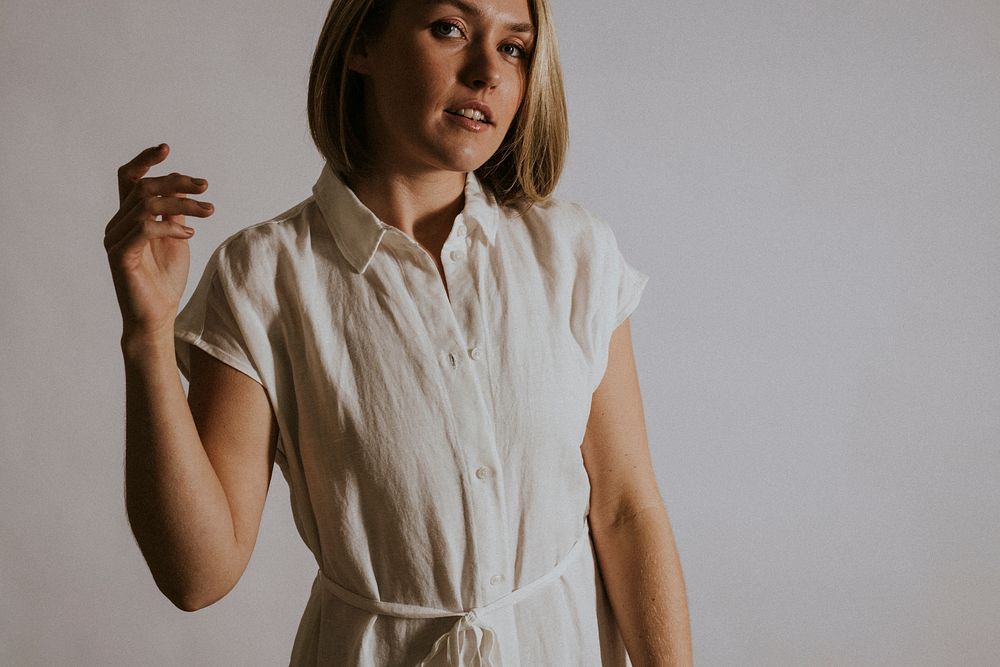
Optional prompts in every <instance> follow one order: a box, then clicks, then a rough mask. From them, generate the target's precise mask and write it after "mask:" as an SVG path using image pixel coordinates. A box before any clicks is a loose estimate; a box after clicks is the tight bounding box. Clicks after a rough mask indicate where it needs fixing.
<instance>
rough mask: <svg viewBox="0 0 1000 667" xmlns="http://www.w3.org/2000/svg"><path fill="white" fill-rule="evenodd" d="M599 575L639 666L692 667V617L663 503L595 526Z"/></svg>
mask: <svg viewBox="0 0 1000 667" xmlns="http://www.w3.org/2000/svg"><path fill="white" fill-rule="evenodd" d="M593 536H594V547H595V550H596V551H597V556H598V560H599V562H600V569H601V576H602V578H603V579H604V585H605V589H606V590H607V593H608V598H609V601H610V603H611V606H612V609H613V610H614V613H615V618H616V620H617V622H618V626H619V629H620V631H621V634H622V639H623V640H624V642H625V647H626V649H627V650H628V655H629V659H630V660H631V662H632V664H633V665H634V666H635V667H688V666H690V665H692V664H693V662H692V660H693V659H692V649H691V622H690V618H689V616H688V607H687V594H686V592H685V587H684V576H683V572H682V570H681V563H680V558H679V556H678V554H677V548H676V546H675V544H674V537H673V531H672V529H671V527H670V519H669V517H668V515H667V511H666V508H665V507H663V505H658V506H653V507H651V508H649V509H646V510H645V511H643V512H641V513H639V514H637V515H634V516H633V517H632V518H631V519H629V520H626V521H624V522H622V523H618V524H615V525H612V526H608V527H605V528H601V529H600V530H594V531H593Z"/></svg>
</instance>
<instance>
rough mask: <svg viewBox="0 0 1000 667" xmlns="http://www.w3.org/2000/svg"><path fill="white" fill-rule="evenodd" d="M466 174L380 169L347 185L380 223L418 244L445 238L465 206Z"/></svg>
mask: <svg viewBox="0 0 1000 667" xmlns="http://www.w3.org/2000/svg"><path fill="white" fill-rule="evenodd" d="M465 178H466V176H465V174H464V173H463V172H456V171H431V172H425V173H420V174H414V173H404V172H398V171H397V172H394V171H391V170H386V169H380V170H378V171H376V172H374V173H372V174H366V175H364V176H362V177H360V178H356V179H352V182H350V183H348V186H349V187H350V188H351V190H353V191H354V194H355V195H356V196H357V198H358V199H360V200H361V202H362V203H363V204H364V205H365V206H367V207H368V208H369V209H370V210H371V212H372V213H374V214H375V215H376V216H377V217H378V219H379V220H381V221H382V222H384V223H386V224H387V225H392V226H393V227H396V228H397V229H399V230H400V231H402V232H404V233H406V234H407V235H408V236H410V237H411V238H413V239H414V240H416V241H418V242H423V241H425V240H430V241H433V240H435V239H438V238H443V237H446V236H447V235H448V233H449V232H450V231H451V226H452V223H454V221H455V217H456V216H458V214H459V213H461V212H462V209H463V208H464V206H465Z"/></svg>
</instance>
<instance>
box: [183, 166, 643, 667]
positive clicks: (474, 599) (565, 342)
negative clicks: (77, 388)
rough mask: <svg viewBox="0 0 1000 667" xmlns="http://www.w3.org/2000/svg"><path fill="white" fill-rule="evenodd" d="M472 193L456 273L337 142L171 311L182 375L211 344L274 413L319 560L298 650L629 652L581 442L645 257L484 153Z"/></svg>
mask: <svg viewBox="0 0 1000 667" xmlns="http://www.w3.org/2000/svg"><path fill="white" fill-rule="evenodd" d="M464 194H465V200H464V208H463V210H462V212H461V213H460V214H459V215H458V216H457V218H456V219H455V221H454V224H453V226H452V229H451V232H450V235H449V236H448V238H447V240H446V242H445V244H444V247H443V249H442V252H441V259H442V262H443V265H444V272H445V278H446V283H445V282H443V281H442V278H441V275H440V273H439V271H438V267H437V265H436V263H435V261H434V259H433V258H432V257H431V255H430V254H429V253H428V252H427V251H426V250H425V249H424V248H423V247H422V246H421V245H419V244H418V243H417V242H416V241H414V240H413V239H411V238H410V237H409V236H408V235H407V234H405V233H404V232H402V231H400V230H398V229H396V228H394V227H392V226H391V225H388V224H386V223H384V222H382V221H380V220H379V219H378V218H377V217H376V216H375V215H374V214H373V213H372V212H371V211H370V210H369V209H368V208H367V207H366V206H365V205H364V204H363V203H362V202H361V201H360V200H359V199H358V198H357V196H356V195H355V194H354V192H353V191H352V190H351V189H350V188H349V187H347V185H346V184H345V183H344V182H343V181H342V180H341V179H340V177H339V176H338V175H336V174H335V172H333V171H332V169H331V167H330V166H329V164H326V165H324V167H323V169H322V173H321V174H320V176H319V178H318V180H317V181H316V184H315V185H314V186H313V194H312V195H311V196H310V197H308V198H306V199H305V200H303V201H302V202H300V203H299V204H297V205H296V206H294V207H292V208H291V209H289V210H288V211H286V212H284V213H282V214H280V215H278V216H275V217H274V218H272V219H270V220H267V221H264V222H260V223H257V224H254V225H251V226H249V227H245V228H243V229H241V230H240V231H238V232H236V233H235V234H233V235H232V236H230V237H229V238H227V239H226V240H225V241H223V242H222V243H221V244H220V245H219V247H218V248H217V249H216V250H215V251H214V252H213V254H212V255H211V257H210V259H209V261H208V263H207V265H206V266H205V269H204V273H203V274H202V276H201V279H200V280H199V282H198V283H197V285H196V286H195V289H194V291H193V293H192V295H191V297H190V299H189V300H188V302H187V304H186V305H185V306H184V308H183V309H182V310H181V312H180V313H179V314H178V316H177V318H176V322H175V328H174V331H175V347H176V357H177V364H178V367H179V369H180V371H181V373H182V374H183V376H184V377H185V378H186V379H188V380H190V354H191V346H197V347H199V348H201V349H203V350H204V351H205V352H207V353H208V354H210V355H212V356H214V357H216V358H217V359H219V360H221V361H223V362H225V363H226V364H228V365H230V366H232V367H234V368H236V369H237V370H239V371H241V372H243V373H244V374H246V375H247V376H249V377H250V378H252V379H254V380H255V381H257V382H259V383H260V384H261V385H262V386H263V388H264V389H265V391H266V393H267V396H268V398H269V400H270V404H271V408H272V410H273V411H274V414H275V416H276V419H277V422H278V427H279V440H278V444H277V453H276V463H277V464H278V466H279V467H280V469H281V472H282V474H283V476H284V478H285V480H286V481H287V483H288V487H289V489H290V495H291V506H292V513H293V516H294V519H295V523H296V527H297V529H298V532H299V534H300V535H301V536H302V539H303V540H304V541H305V543H306V545H307V546H308V547H309V549H310V550H311V551H312V553H313V554H314V556H315V558H316V562H317V565H318V572H317V575H316V578H315V580H314V583H313V585H312V590H311V592H310V594H309V598H308V601H307V602H306V605H305V610H304V612H303V615H302V618H301V621H300V625H299V629H298V632H297V634H296V636H295V638H294V643H293V646H292V649H291V660H290V664H291V665H295V666H305V665H310V666H311V665H378V666H382V665H386V666H388V665H392V666H396V665H407V666H410V665H426V666H439V665H452V666H458V665H491V666H496V667H498V666H500V665H503V666H504V667H515V666H523V667H535V666H538V665H546V666H547V667H559V666H566V667H570V666H572V667H581V666H588V665H611V666H617V665H630V664H631V663H630V661H629V659H628V657H627V655H626V653H625V649H624V644H623V642H622V639H621V635H620V633H619V630H618V627H617V625H616V623H615V619H614V615H613V612H612V610H611V607H610V605H609V601H608V598H607V595H606V590H605V588H604V584H603V581H602V578H601V575H600V570H599V567H598V563H597V559H596V552H595V550H594V547H593V542H592V539H591V534H590V526H589V521H588V512H589V507H590V502H589V500H590V482H589V478H588V475H587V472H586V469H585V467H584V462H583V457H582V453H581V450H580V445H581V443H582V440H583V437H584V432H585V429H586V425H587V419H588V416H589V412H590V404H591V397H592V394H593V392H594V390H595V389H596V388H597V386H598V384H599V383H600V381H601V378H602V377H603V375H604V371H605V369H606V366H607V360H608V346H609V343H610V340H611V335H612V333H613V332H614V330H615V328H616V327H617V326H618V325H619V324H621V323H622V322H623V321H624V320H625V318H626V317H628V316H629V315H630V314H631V312H632V311H633V310H634V309H635V307H636V306H637V304H638V301H639V298H640V295H641V293H642V291H643V288H644V287H645V285H646V282H647V280H648V276H647V275H646V274H645V273H642V272H640V271H638V270H636V269H635V268H633V267H632V266H631V265H630V264H628V263H627V262H626V260H625V259H624V257H623V256H622V254H621V252H620V251H619V248H618V245H617V242H616V239H615V236H614V233H613V230H612V229H611V227H610V226H609V225H608V224H607V223H606V222H605V221H603V220H602V219H600V218H598V217H597V216H595V215H592V214H590V213H589V212H588V211H587V210H586V209H584V208H583V207H582V206H580V205H578V204H576V203H573V202H567V201H563V200H560V199H556V198H552V199H550V201H549V202H548V203H546V204H544V205H535V206H534V207H532V208H530V209H529V210H528V211H527V212H525V213H523V214H521V213H518V212H516V211H514V210H512V209H508V208H506V207H501V206H499V205H498V204H497V203H496V200H495V199H494V197H493V196H492V194H491V193H490V192H489V191H488V189H486V188H485V187H484V186H483V184H482V183H481V182H480V181H479V179H478V178H477V177H476V176H475V174H474V173H473V172H468V173H467V174H466V182H465V192H464ZM446 285H447V291H446Z"/></svg>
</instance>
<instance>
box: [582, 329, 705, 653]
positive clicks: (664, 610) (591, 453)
mask: <svg viewBox="0 0 1000 667" xmlns="http://www.w3.org/2000/svg"><path fill="white" fill-rule="evenodd" d="M581 449H582V452H583V457H584V464H585V465H586V468H587V473H588V476H589V478H590V483H591V495H590V525H591V530H592V532H593V537H594V547H595V551H596V552H597V557H598V561H599V565H600V570H601V577H602V578H603V580H604V584H605V588H606V589H607V592H608V599H609V602H610V603H611V607H612V609H613V610H614V613H615V618H616V619H617V621H618V625H619V627H620V629H621V632H622V638H623V639H624V641H625V646H626V648H627V649H628V654H629V658H630V659H631V661H632V664H633V665H635V667H689V666H690V665H691V664H692V650H691V628H690V620H689V618H688V608H687V594H686V591H685V587H684V575H683V572H682V570H681V562H680V558H679V556H678V554H677V547H676V545H675V544H674V536H673V531H672V529H671V526H670V519H669V517H668V515H667V510H666V507H665V506H664V504H663V499H662V497H661V496H660V491H659V488H658V487H657V483H656V475H655V473H654V470H653V465H652V460H651V458H650V455H649V443H648V441H647V437H646V424H645V416H644V414H643V407H642V396H641V394H640V392H639V380H638V374H637V371H636V367H635V358H634V354H633V350H632V337H631V323H630V322H629V320H628V319H627V318H626V320H625V321H624V322H623V323H622V324H621V325H620V326H619V327H618V329H616V330H615V332H614V334H613V336H612V338H611V345H610V349H609V354H608V368H607V372H606V373H605V375H604V378H603V379H602V380H601V384H600V385H599V386H598V388H597V390H596V391H595V392H594V396H593V401H592V403H591V412H590V419H589V420H588V422H587V431H586V435H585V437H584V441H583V444H582V445H581Z"/></svg>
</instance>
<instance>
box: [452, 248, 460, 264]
mask: <svg viewBox="0 0 1000 667" xmlns="http://www.w3.org/2000/svg"><path fill="white" fill-rule="evenodd" d="M449 257H451V259H452V261H453V262H457V261H458V260H460V259H462V251H461V250H452V251H451V255H449Z"/></svg>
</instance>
